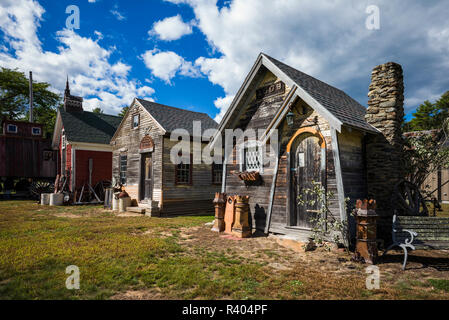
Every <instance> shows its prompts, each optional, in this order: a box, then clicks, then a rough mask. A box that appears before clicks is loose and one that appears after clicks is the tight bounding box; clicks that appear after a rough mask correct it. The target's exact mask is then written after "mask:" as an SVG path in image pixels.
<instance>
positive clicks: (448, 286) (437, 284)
mask: <svg viewBox="0 0 449 320" xmlns="http://www.w3.org/2000/svg"><path fill="white" fill-rule="evenodd" d="M428 282H429V284H431V285H432V286H433V287H434V288H435V289H438V290H442V291H446V292H449V280H446V279H429V280H428Z"/></svg>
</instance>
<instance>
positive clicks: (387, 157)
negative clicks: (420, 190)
mask: <svg viewBox="0 0 449 320" xmlns="http://www.w3.org/2000/svg"><path fill="white" fill-rule="evenodd" d="M368 97H369V101H368V110H367V114H366V117H365V119H366V121H367V122H368V123H370V124H371V125H373V126H374V127H376V128H377V129H378V130H379V131H380V133H381V134H379V135H377V136H376V135H370V136H368V137H367V138H366V164H367V168H366V169H367V184H368V195H369V197H370V198H373V199H376V201H377V204H378V210H377V212H378V213H379V214H380V215H381V216H383V217H384V221H385V222H386V221H389V220H391V216H392V215H393V213H394V211H393V208H394V199H393V195H394V187H395V185H396V184H397V183H398V182H399V181H401V179H402V178H403V176H404V172H403V165H402V163H403V162H402V155H403V148H404V143H403V139H402V128H401V127H402V123H403V118H404V80H403V73H402V67H401V66H400V65H399V64H397V63H393V62H389V63H386V64H382V65H380V66H377V67H375V68H374V69H373V72H372V76H371V85H370V87H369V93H368ZM390 223H391V222H390ZM382 229H383V228H382V227H381V230H380V231H381V233H382V232H385V231H386V230H382Z"/></svg>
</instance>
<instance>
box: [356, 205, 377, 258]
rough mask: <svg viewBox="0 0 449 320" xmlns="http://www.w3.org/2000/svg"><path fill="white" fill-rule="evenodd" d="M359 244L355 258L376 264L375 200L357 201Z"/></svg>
mask: <svg viewBox="0 0 449 320" xmlns="http://www.w3.org/2000/svg"><path fill="white" fill-rule="evenodd" d="M356 209H357V210H356V221H357V244H356V250H355V257H358V259H359V260H361V259H360V258H363V260H364V261H365V262H366V263H369V264H376V263H377V259H378V251H377V219H378V218H379V216H378V215H377V214H376V201H375V200H363V201H362V200H357V203H356Z"/></svg>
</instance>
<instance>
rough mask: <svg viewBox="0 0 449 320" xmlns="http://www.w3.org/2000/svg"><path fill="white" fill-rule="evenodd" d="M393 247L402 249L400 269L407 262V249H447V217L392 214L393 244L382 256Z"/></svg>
mask: <svg viewBox="0 0 449 320" xmlns="http://www.w3.org/2000/svg"><path fill="white" fill-rule="evenodd" d="M395 247H400V248H402V250H404V263H403V264H402V270H405V266H406V264H407V256H408V252H407V250H408V249H411V250H417V249H418V250H447V249H449V218H438V217H410V216H396V215H395V216H393V244H392V245H391V246H389V247H388V248H387V250H385V252H384V254H383V256H384V255H386V254H387V252H388V251H390V250H391V249H393V248H395Z"/></svg>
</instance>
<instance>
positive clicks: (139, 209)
mask: <svg viewBox="0 0 449 320" xmlns="http://www.w3.org/2000/svg"><path fill="white" fill-rule="evenodd" d="M126 211H127V212H135V213H140V214H145V208H142V207H127V208H126Z"/></svg>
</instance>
